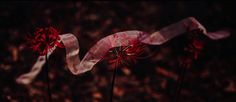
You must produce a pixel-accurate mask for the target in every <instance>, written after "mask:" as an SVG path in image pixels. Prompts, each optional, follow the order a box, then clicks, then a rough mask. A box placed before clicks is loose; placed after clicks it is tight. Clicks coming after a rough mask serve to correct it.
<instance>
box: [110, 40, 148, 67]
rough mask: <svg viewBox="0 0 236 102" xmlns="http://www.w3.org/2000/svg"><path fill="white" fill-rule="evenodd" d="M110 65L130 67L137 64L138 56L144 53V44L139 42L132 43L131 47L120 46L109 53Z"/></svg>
mask: <svg viewBox="0 0 236 102" xmlns="http://www.w3.org/2000/svg"><path fill="white" fill-rule="evenodd" d="M109 52H110V53H109V54H108V63H110V64H113V63H116V65H129V64H131V63H136V60H137V58H138V56H140V55H141V54H142V53H143V52H144V44H142V43H140V42H139V41H137V40H134V41H131V42H130V45H129V46H120V47H116V48H113V49H111V50H110V51H109Z"/></svg>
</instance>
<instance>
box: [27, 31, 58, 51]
mask: <svg viewBox="0 0 236 102" xmlns="http://www.w3.org/2000/svg"><path fill="white" fill-rule="evenodd" d="M26 39H27V44H28V45H29V46H30V48H31V49H32V50H33V51H34V52H37V53H39V54H40V55H46V54H47V53H48V51H49V50H50V49H52V48H53V47H56V46H57V47H63V44H62V43H60V37H59V32H58V31H57V30H56V29H54V28H53V27H46V28H37V29H36V30H35V32H34V33H33V35H32V36H28V37H27V38H26Z"/></svg>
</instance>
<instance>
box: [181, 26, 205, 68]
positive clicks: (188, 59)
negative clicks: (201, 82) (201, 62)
mask: <svg viewBox="0 0 236 102" xmlns="http://www.w3.org/2000/svg"><path fill="white" fill-rule="evenodd" d="M203 37H204V34H203V32H202V31H200V30H194V31H192V32H190V35H189V36H188V41H189V42H188V45H187V47H186V48H185V51H187V53H188V54H189V55H188V56H185V58H184V59H183V62H182V64H184V66H186V67H190V66H191V65H192V62H193V60H197V59H198V57H199V55H200V54H201V53H202V50H203V49H204V44H205V43H204V38H203Z"/></svg>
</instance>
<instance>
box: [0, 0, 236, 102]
mask: <svg viewBox="0 0 236 102" xmlns="http://www.w3.org/2000/svg"><path fill="white" fill-rule="evenodd" d="M235 6H236V5H234V4H233V2H214V3H213V2H194V1H192V2H183V1H180V2H127V3H125V2H26V1H25V2H19V1H18V2H16V1H15V2H3V1H2V2H0V42H1V43H0V92H1V100H2V101H1V102H8V101H10V102H31V101H32V102H44V99H45V97H46V95H47V91H46V83H45V79H46V78H45V75H44V74H43V73H40V74H39V76H37V78H36V80H35V81H34V82H33V83H32V84H31V85H29V86H23V85H18V84H16V83H15V81H14V80H15V78H16V77H18V76H19V75H21V74H23V73H25V72H28V71H29V70H30V68H31V66H32V65H33V63H34V62H35V60H36V58H37V56H38V55H35V54H34V53H33V52H32V51H30V50H29V49H27V46H25V40H24V37H25V36H26V34H29V33H31V32H32V29H35V28H36V27H45V26H53V27H55V28H57V29H59V31H60V32H61V33H62V34H63V33H69V32H70V33H73V34H75V35H76V36H77V37H78V39H79V42H80V47H81V52H80V55H81V56H83V55H84V54H85V53H86V52H87V51H88V49H89V48H90V47H91V46H92V45H94V44H95V43H96V41H98V40H99V39H101V38H102V37H105V36H107V35H109V34H112V33H115V32H119V31H125V30H133V29H135V30H141V31H145V32H154V31H156V30H158V29H160V28H162V27H164V26H167V25H169V24H171V23H174V22H177V21H179V20H181V19H183V18H186V17H189V16H193V17H195V18H196V19H197V20H199V21H200V22H201V23H202V24H203V25H204V26H205V27H206V28H207V30H208V31H215V30H218V29H223V28H228V29H231V31H232V36H231V37H229V38H227V39H224V40H220V41H210V40H209V41H207V42H208V43H207V44H206V48H205V49H204V51H203V52H202V54H201V56H200V58H199V59H198V60H197V61H195V62H194V64H193V66H192V67H191V68H189V69H188V70H187V72H186V75H185V81H184V84H183V89H182V92H181V95H180V101H179V102H235V101H236V70H235V68H236V59H235V58H236V56H235V50H234V48H235V44H236V43H235V41H236V37H235V27H234V24H235V17H234V14H235V10H236V7H235ZM185 40H186V35H183V36H180V37H178V38H176V39H174V40H171V41H169V42H168V43H166V44H164V45H162V46H148V48H149V49H150V51H151V52H155V53H154V55H153V56H151V57H149V58H146V59H139V60H137V61H138V62H137V63H136V64H132V66H128V67H121V68H119V70H118V75H117V77H116V83H115V87H114V102H172V99H173V97H174V96H175V95H176V94H175V90H176V85H177V84H176V79H177V77H178V73H179V71H180V67H179V64H180V62H181V57H182V56H183V55H184V53H185V52H184V50H183V49H184V46H186V43H185V42H184V41H185ZM64 55H65V50H64V49H57V50H56V52H55V53H54V54H53V55H52V56H51V57H50V59H49V68H50V72H49V76H50V83H51V91H52V99H53V102H107V100H108V98H109V85H110V83H111V76H112V70H111V66H110V65H108V64H107V63H106V61H101V62H100V63H98V64H97V65H96V66H95V68H94V69H93V70H92V71H90V72H87V73H85V74H82V75H79V76H74V75H72V74H71V73H70V72H69V71H68V70H67V69H66V68H64V66H65V56H64ZM81 58H82V57H81ZM44 69H45V68H44Z"/></svg>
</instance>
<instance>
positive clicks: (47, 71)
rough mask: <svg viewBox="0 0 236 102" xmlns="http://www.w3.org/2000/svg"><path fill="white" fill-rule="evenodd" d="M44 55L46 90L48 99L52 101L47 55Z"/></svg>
mask: <svg viewBox="0 0 236 102" xmlns="http://www.w3.org/2000/svg"><path fill="white" fill-rule="evenodd" d="M45 57H46V63H45V65H46V73H45V74H46V83H47V92H48V101H49V102H52V98H51V90H50V82H49V68H48V57H47V54H46V55H45Z"/></svg>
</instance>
